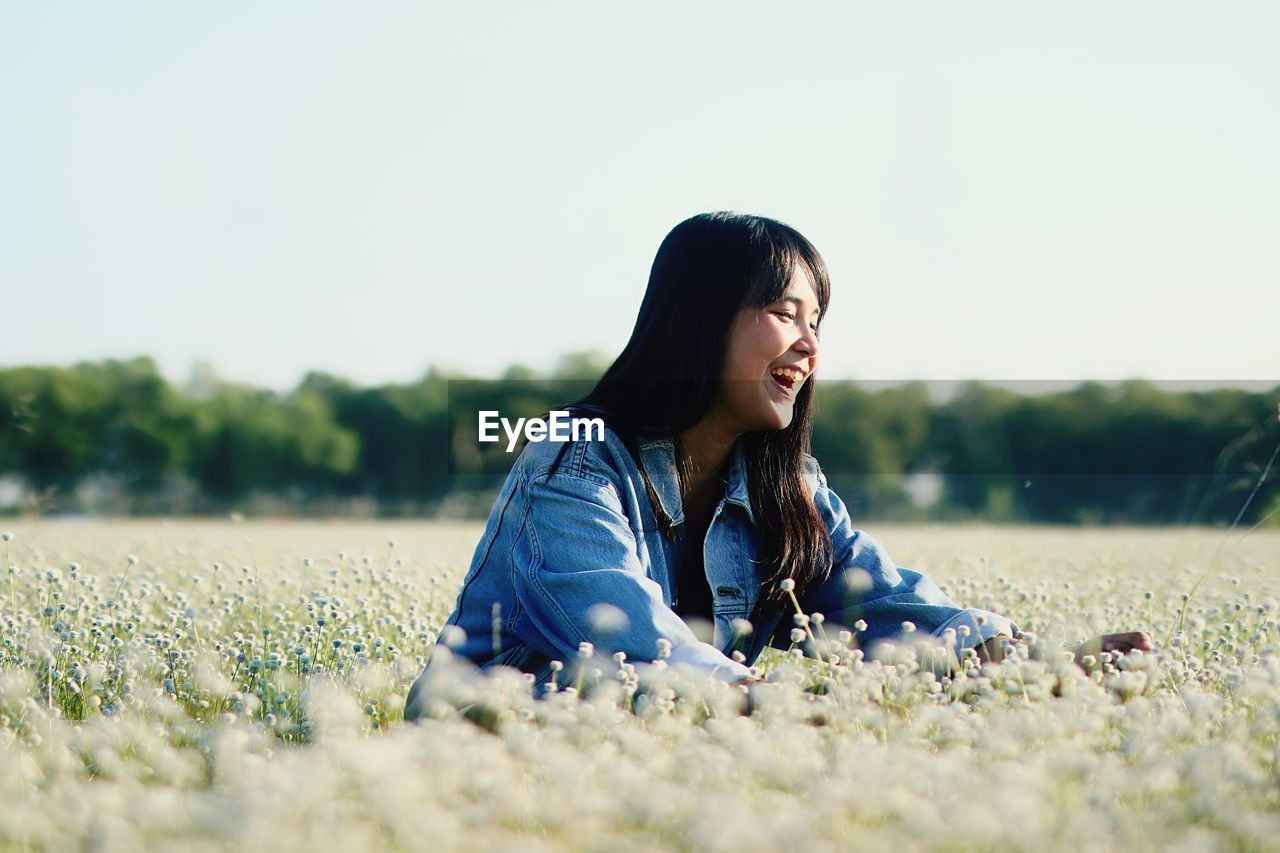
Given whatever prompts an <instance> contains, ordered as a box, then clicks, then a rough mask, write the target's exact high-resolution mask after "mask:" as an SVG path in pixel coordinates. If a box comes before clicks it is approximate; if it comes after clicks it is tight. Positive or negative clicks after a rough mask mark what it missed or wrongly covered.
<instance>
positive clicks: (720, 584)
mask: <svg viewBox="0 0 1280 853" xmlns="http://www.w3.org/2000/svg"><path fill="white" fill-rule="evenodd" d="M637 447H638V451H639V453H638V455H639V457H640V460H641V462H642V464H643V465H644V467H645V471H646V473H647V474H648V476H649V479H650V481H651V483H652V484H653V487H654V490H655V492H656V493H657V496H658V499H659V501H660V502H661V504H662V508H663V510H665V512H666V514H667V516H668V518H670V519H671V521H672V523H673V524H674V525H675V526H676V527H677V529H678V530H679V532H680V535H679V536H678V538H677V540H676V541H672V540H670V539H668V538H667V537H666V536H664V535H663V533H662V531H661V530H660V528H659V526H658V522H657V518H656V517H655V514H654V511H653V508H652V507H651V506H650V502H649V497H648V493H647V492H646V490H645V486H644V481H643V479H642V478H641V475H640V472H639V469H638V468H637V465H636V461H635V458H634V457H633V456H632V454H631V453H630V451H629V450H628V449H627V447H626V445H625V444H624V443H623V441H622V439H621V438H620V437H619V436H618V435H617V434H616V433H614V432H613V431H612V430H611V429H609V428H607V427H606V429H605V432H604V440H603V441H601V440H599V439H598V438H597V439H596V440H590V441H589V440H583V439H579V440H577V441H573V442H571V443H569V446H568V447H567V448H565V447H564V446H563V443H562V442H556V441H550V440H545V441H541V442H531V443H529V444H527V445H526V446H525V448H524V450H523V451H522V453H521V455H520V457H519V458H518V459H517V460H516V462H515V465H514V467H513V468H512V470H511V472H510V474H509V475H508V476H507V479H506V482H505V484H504V485H503V487H502V490H501V492H500V493H499V495H498V499H497V501H496V503H495V504H494V507H493V510H492V512H491V513H490V514H489V519H488V523H487V525H486V526H485V530H484V535H483V536H481V538H480V542H479V544H478V545H477V547H476V550H475V555H474V557H473V558H472V561H471V567H470V569H469V570H468V572H467V574H466V577H465V579H464V580H463V585H462V589H461V591H460V592H459V594H458V599H457V604H456V606H455V607H454V610H453V613H452V614H451V615H450V616H449V618H448V620H447V622H446V624H445V628H444V629H443V630H442V631H441V637H440V641H444V640H446V638H448V639H449V642H450V644H451V645H452V647H453V655H454V656H455V657H457V656H462V657H464V658H467V659H469V660H470V661H471V662H472V663H474V664H476V665H477V666H479V667H481V668H486V667H492V666H497V665H506V666H511V667H515V668H517V669H521V670H524V671H525V672H531V673H533V674H534V675H535V677H536V684H538V685H545V683H546V682H547V681H548V680H549V678H550V676H551V672H552V669H551V662H552V661H554V660H558V661H561V662H564V663H569V662H571V661H572V660H574V658H575V656H576V655H577V654H578V651H579V646H580V644H581V643H584V642H585V643H590V644H592V646H593V647H594V649H595V651H596V652H597V653H600V654H601V655H611V654H613V653H614V652H618V651H621V652H625V653H626V659H627V660H628V661H632V662H641V661H652V660H655V659H657V658H658V657H659V656H660V655H659V647H660V645H662V644H661V643H660V641H662V640H665V641H667V643H669V644H670V655H669V657H668V661H669V663H671V664H689V665H692V666H695V667H699V668H701V669H703V670H706V671H708V672H711V673H713V674H714V675H716V676H718V677H721V678H725V679H729V680H736V679H739V678H743V677H746V676H747V675H749V671H748V669H747V667H748V666H749V665H750V664H751V663H753V662H754V661H755V660H756V658H757V656H759V654H760V652H761V651H762V650H763V649H764V648H765V647H766V646H767V645H774V646H776V647H780V648H787V647H788V646H789V645H790V633H791V628H792V627H793V621H792V619H791V616H790V613H791V610H785V611H784V608H781V607H771V608H767V607H762V609H761V610H760V611H759V612H757V609H756V607H757V604H758V603H759V599H760V597H761V595H760V594H761V591H762V586H763V584H764V580H765V578H764V577H763V575H762V573H761V572H760V570H759V568H758V566H757V562H756V561H757V553H758V536H757V530H756V526H755V523H756V520H755V516H754V515H753V512H752V507H751V502H750V500H749V498H748V489H747V469H746V464H745V459H744V456H743V450H742V442H741V441H739V442H736V443H735V445H734V448H733V451H732V456H731V460H730V464H729V466H728V479H727V484H726V486H725V491H724V496H723V498H722V499H721V500H720V502H719V505H718V506H717V507H716V508H715V511H714V514H713V517H712V520H711V522H710V525H709V527H708V528H707V532H706V537H705V543H704V551H703V555H704V559H703V562H704V567H705V570H706V576H707V582H708V584H709V586H710V589H711V594H712V614H713V617H714V623H715V634H714V640H713V642H711V643H706V642H701V641H699V640H698V638H697V637H696V636H695V635H694V632H693V631H692V629H691V628H690V627H689V625H687V624H686V623H685V621H684V620H683V619H682V618H681V617H680V616H679V615H677V614H676V613H675V612H674V611H673V610H672V603H673V602H674V600H675V597H676V596H677V595H678V594H679V590H678V589H676V588H675V584H676V583H677V580H678V578H679V568H680V560H681V555H682V553H683V550H682V549H683V539H684V526H683V522H684V512H683V507H682V506H681V501H680V490H679V481H678V479H677V474H676V467H675V454H674V443H673V442H672V440H671V439H643V438H642V439H640V440H639V442H638V445H637ZM561 450H564V451H565V452H564V454H563V456H562V458H560V461H559V464H558V466H557V467H556V468H555V470H554V471H553V472H551V468H552V463H553V461H554V460H556V458H557V455H558V454H559V453H560V451H561ZM805 463H806V468H807V474H808V482H809V487H810V489H811V490H812V493H813V495H814V503H815V505H816V507H817V510H818V512H819V514H820V515H821V516H822V518H823V520H824V521H825V522H826V527H827V531H828V533H829V534H830V536H831V543H832V568H831V571H830V573H829V574H828V575H827V576H826V577H825V578H824V579H821V580H815V581H814V582H812V583H811V584H810V585H809V587H808V589H807V590H806V592H805V593H804V594H803V595H802V596H801V597H800V606H801V608H802V609H803V610H804V612H805V613H815V612H817V613H822V614H823V616H824V618H825V629H826V630H827V632H828V635H832V634H831V632H832V631H834V630H839V629H841V628H842V627H843V628H845V629H848V630H853V629H854V627H855V625H856V624H857V623H858V621H859V620H862V621H864V622H865V623H866V627H865V629H864V630H862V631H861V632H858V633H856V634H855V636H856V637H857V639H858V642H859V643H860V644H861V645H862V646H864V647H865V646H866V645H867V644H869V643H872V642H874V641H876V640H881V639H888V638H892V637H893V636H895V635H898V634H899V633H901V632H902V631H903V630H904V626H903V623H904V622H911V623H912V624H913V625H914V626H915V630H917V631H921V632H927V633H931V634H933V635H937V636H941V634H942V633H943V632H944V631H945V630H946V629H947V628H956V629H959V627H960V626H961V625H968V626H969V632H968V634H967V636H958V637H957V645H958V646H960V647H966V646H970V645H974V644H976V643H978V642H980V641H983V640H986V639H989V638H991V637H993V636H995V635H997V634H1007V635H1010V636H1015V637H1016V636H1018V635H1019V633H1020V632H1019V630H1018V628H1017V626H1016V625H1014V624H1013V623H1012V622H1011V621H1010V620H1008V619H1006V618H1005V617H1003V616H1000V615H997V614H995V613H991V612H988V611H985V610H977V609H972V608H969V609H965V608H961V607H960V606H958V605H957V604H956V603H955V602H953V601H952V600H951V599H950V598H948V597H947V595H946V594H945V593H943V592H942V590H941V589H939V588H938V586H937V585H936V584H934V582H933V581H932V580H930V579H929V578H928V577H927V576H925V575H923V574H921V573H920V572H915V571H912V570H910V569H906V568H902V567H900V566H897V565H895V564H894V562H893V560H891V559H890V557H889V555H888V553H887V552H886V551H885V549H884V548H883V547H881V546H880V544H879V543H877V542H876V541H875V540H873V539H872V538H871V537H870V536H868V535H867V534H866V533H864V532H863V531H861V530H857V529H855V528H854V527H853V524H852V523H851V521H850V518H849V513H848V510H847V509H846V508H845V505H844V503H843V502H842V501H841V500H840V498H839V497H838V496H837V495H836V493H835V492H834V491H832V490H831V488H829V487H828V485H827V481H826V478H825V477H824V476H823V473H822V470H821V468H819V466H818V463H817V460H815V459H814V458H813V457H812V456H808V455H807V456H806V459H805ZM549 472H550V473H549ZM980 616H981V617H985V619H979V618H978V617H980ZM746 619H749V620H750V622H751V628H752V630H751V631H750V633H746V634H744V633H743V630H742V629H743V628H744V627H745V626H744V623H743V622H742V621H741V620H746ZM457 629H461V631H458V630H457ZM735 629H736V630H735ZM962 633H963V632H960V631H958V630H957V634H962ZM450 634H452V637H451V638H449V636H448V635H450ZM734 651H740V652H741V653H742V655H743V656H744V659H745V664H744V663H740V662H737V661H735V660H733V659H732V658H731V655H732V653H733V652H734ZM430 669H431V663H430V662H428V664H427V667H426V669H424V670H423V676H422V677H420V678H419V679H418V683H415V685H414V689H413V690H412V691H411V692H410V695H409V697H408V706H409V710H407V712H406V714H407V715H408V716H412V715H413V714H414V710H413V708H412V706H413V704H414V697H415V694H416V693H418V692H419V689H420V688H421V686H422V685H423V683H425V682H424V679H425V678H426V676H427V673H428V671H429V670H430Z"/></svg>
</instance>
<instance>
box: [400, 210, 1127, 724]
mask: <svg viewBox="0 0 1280 853" xmlns="http://www.w3.org/2000/svg"><path fill="white" fill-rule="evenodd" d="M829 299H830V285H829V282H828V277H827V270H826V266H825V264H824V262H823V260H822V258H821V257H820V256H819V254H818V252H817V251H816V250H815V249H814V247H813V246H812V245H811V244H810V243H809V241H808V240H806V239H805V238H804V237H803V236H801V235H800V234H799V233H798V232H797V231H795V230H794V229H793V228H791V227H789V226H787V225H784V224H782V223H780V222H777V221H774V220H771V219H766V218H764V217H760V216H745V215H738V214H732V213H726V212H720V213H709V214H701V215H698V216H694V217H692V218H690V219H687V220H685V221H684V222H682V223H680V224H679V225H677V226H676V227H675V228H674V229H673V230H672V231H671V233H670V234H668V235H667V237H666V239H665V240H663V242H662V245H661V246H660V247H659V249H658V254H657V257H656V258H655V259H654V263H653V268H652V270H651V272H650V276H649V283H648V288H647V291H646V293H645V297H644V301H643V303H642V305H641V306H640V314H639V317H638V318H637V320H636V325H635V328H634V330H633V332H632V334H631V340H630V341H629V342H628V343H627V346H626V348H625V349H624V350H623V352H622V354H621V355H620V356H619V357H618V358H617V360H616V361H615V362H614V363H613V365H612V366H611V367H610V368H609V370H608V371H607V372H606V373H605V375H604V377H603V378H602V379H601V380H600V381H599V383H598V384H597V385H596V386H595V389H594V390H593V391H592V392H591V393H590V394H588V395H587V396H586V397H585V398H584V399H582V400H581V401H579V402H578V403H577V404H575V405H574V406H572V407H571V411H572V412H573V413H574V414H575V415H579V416H584V417H587V416H594V417H599V418H601V419H602V420H603V421H604V422H605V423H606V425H607V429H606V430H605V431H604V435H603V440H586V439H579V440H577V441H573V442H568V443H566V442H553V441H542V442H531V443H529V444H528V445H526V446H525V448H524V450H523V452H522V453H521V456H520V458H519V459H518V460H517V462H516V464H515V466H514V468H513V469H512V471H511V473H510V475H509V476H508V477H507V480H506V483H505V485H504V487H503V489H502V491H501V493H500V494H499V496H498V500H497V502H496V504H495V505H494V508H493V511H492V512H491V513H490V515H489V520H488V524H487V526H486V528H485V531H484V535H483V536H482V537H481V540H480V543H479V545H478V546H477V548H476V552H475V556H474V558H473V560H472V564H471V568H470V570H469V571H468V573H467V576H466V578H465V580H464V582H463V586H462V590H461V592H460V593H459V595H458V600H457V605H456V607H455V608H454V611H453V613H452V614H451V615H450V617H449V619H448V621H447V623H446V627H445V630H444V631H442V632H441V639H442V641H443V642H447V643H448V645H449V646H450V647H451V649H452V651H451V652H442V651H441V649H440V646H437V647H436V649H435V650H433V655H432V657H433V658H435V657H437V656H440V657H453V656H459V655H460V656H462V657H464V658H466V659H468V660H470V661H471V662H472V663H474V664H476V665H478V666H480V667H492V666H497V665H506V666H512V667H516V668H518V669H521V670H524V671H525V672H530V673H533V674H534V676H535V681H536V684H538V685H545V684H546V683H547V682H548V681H549V680H550V679H551V677H552V676H553V674H554V673H555V672H556V671H558V670H559V669H560V667H561V666H562V665H563V664H564V663H566V662H570V661H572V660H574V659H575V658H577V657H578V655H579V654H580V652H582V651H586V652H587V653H588V654H595V655H599V656H601V657H605V659H606V660H607V657H606V656H609V655H613V654H616V653H617V652H622V653H624V654H625V656H626V660H629V661H632V662H640V661H652V660H655V659H657V658H658V657H660V656H666V657H667V660H668V662H669V663H671V664H687V665H690V666H694V667H698V668H701V669H703V670H705V671H707V672H710V673H713V674H714V675H716V676H718V677H720V678H724V679H727V680H730V681H734V682H744V681H748V680H751V679H752V678H753V675H752V673H751V671H750V670H749V669H748V667H749V666H750V664H751V663H752V662H753V661H754V660H755V659H756V657H757V656H758V655H759V654H760V652H761V651H762V650H763V649H764V647H765V646H767V645H770V644H772V645H775V646H780V647H783V648H785V647H787V646H789V645H791V629H792V627H793V621H792V614H793V613H794V608H795V605H796V604H798V605H799V607H800V608H801V609H802V610H803V611H804V612H805V613H822V614H823V616H824V618H825V624H826V626H827V631H828V633H829V634H830V631H831V629H832V627H833V626H841V627H844V628H846V629H848V630H856V629H861V630H858V631H857V633H856V637H857V639H858V642H859V643H860V644H862V645H864V646H865V645H867V644H868V643H872V642H874V641H877V640H882V639H887V638H891V637H893V636H895V635H897V634H899V633H900V632H902V631H903V630H904V629H905V630H915V631H922V632H928V633H930V634H933V635H936V636H941V635H942V634H943V632H944V631H946V630H947V629H948V628H953V629H956V636H957V638H958V642H959V645H961V646H962V647H970V646H973V647H975V650H976V652H977V653H978V655H979V657H981V658H983V659H984V660H989V659H997V658H999V657H1000V656H1001V653H1002V652H1001V649H1002V645H1001V640H1002V639H1006V638H1007V639H1008V640H1009V641H1017V639H1018V637H1019V635H1020V632H1019V630H1018V627H1017V626H1016V625H1014V624H1013V623H1012V622H1011V621H1010V620H1009V619H1007V618H1005V617H1003V616H1001V615H999V614H996V613H991V612H988V611H983V610H977V609H973V608H962V607H960V606H959V605H957V604H956V603H955V602H953V601H952V600H951V599H950V598H948V597H947V596H946V595H945V594H944V593H943V592H942V590H940V589H939V588H938V587H937V585H935V584H934V583H933V582H932V581H931V580H930V579H929V578H928V577H926V576H924V575H922V574H920V573H918V572H914V571H911V570H910V569H905V568H901V567H899V566H897V565H895V564H894V562H893V561H892V560H891V559H890V558H889V555H888V554H887V553H886V552H885V550H884V549H883V548H882V547H881V546H880V545H879V544H878V543H876V542H875V541H874V540H872V539H871V537H870V536H868V535H867V534H866V533H864V532H862V531H859V530H855V529H854V528H853V526H852V524H851V522H850V518H849V513H848V511H847V509H846V508H845V505H844V503H843V502H842V501H841V500H840V498H839V497H838V496H837V495H836V494H835V492H833V491H832V490H831V489H830V488H829V487H828V485H827V482H826V479H825V477H824V476H823V473H822V470H821V468H819V466H818V463H817V461H816V460H815V459H814V458H813V457H812V456H811V455H809V453H808V448H809V435H810V429H811V421H812V411H813V395H814V385H813V381H812V379H813V376H814V372H815V371H816V369H817V367H818V362H819V354H820V344H819V338H818V330H819V326H820V323H821V321H822V318H823V317H824V316H825V315H826V312H827V305H828V302H829ZM793 596H794V598H793ZM908 622H909V623H911V626H904V623H908ZM912 626H913V627H912ZM966 628H967V630H966ZM698 629H701V631H700V632H699V630H698ZM584 644H587V645H585V646H584ZM1086 646H1087V647H1088V648H1087V649H1086V648H1085V647H1081V649H1079V650H1077V654H1083V653H1084V652H1085V651H1098V650H1111V651H1127V650H1129V649H1134V648H1137V649H1150V648H1151V640H1150V637H1149V636H1148V635H1147V634H1146V633H1144V632H1133V633H1126V634H1108V635H1103V636H1102V637H1099V638H1097V639H1095V640H1094V641H1091V642H1090V643H1088V644H1086ZM432 672H433V667H432V662H428V665H427V667H426V669H424V671H423V674H422V676H421V677H420V678H419V679H418V681H417V682H416V683H415V684H414V686H413V689H412V690H411V691H410V694H409V697H408V699H407V702H406V712H405V714H406V718H407V719H411V720H412V719H415V718H416V717H418V716H421V715H422V713H423V712H424V708H425V702H424V699H425V696H426V694H427V693H429V692H430V690H429V687H430V683H431V677H432Z"/></svg>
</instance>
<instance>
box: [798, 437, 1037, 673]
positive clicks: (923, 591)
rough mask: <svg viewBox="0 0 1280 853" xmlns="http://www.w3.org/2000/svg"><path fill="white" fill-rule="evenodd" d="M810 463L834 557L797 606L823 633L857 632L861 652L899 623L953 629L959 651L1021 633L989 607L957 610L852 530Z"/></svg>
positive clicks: (900, 629)
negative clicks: (819, 622)
mask: <svg viewBox="0 0 1280 853" xmlns="http://www.w3.org/2000/svg"><path fill="white" fill-rule="evenodd" d="M809 464H810V467H811V470H812V472H813V473H814V474H815V475H816V478H817V488H816V490H815V493H814V504H815V505H816V506H817V509H818V513H819V514H820V515H821V516H822V518H823V520H824V521H825V522H826V526H827V532H828V533H829V534H830V536H831V546H832V560H831V573H830V574H829V575H828V576H827V577H826V578H825V579H822V580H820V581H816V582H815V583H814V584H813V585H811V586H810V588H809V589H808V590H806V592H805V594H804V596H803V597H802V598H801V599H800V606H801V608H802V609H803V610H804V612H805V613H821V614H822V615H823V617H824V619H825V620H826V630H827V631H828V633H830V631H831V627H830V626H832V625H837V626H842V627H844V628H846V629H848V630H851V631H854V636H855V637H856V638H857V640H858V643H859V644H860V645H862V646H864V647H865V646H867V645H869V644H871V643H873V642H875V641H876V640H883V639H891V638H893V637H895V636H897V635H900V634H902V633H904V630H906V629H904V626H903V623H904V622H910V623H911V625H913V626H914V629H915V630H916V631H919V632H924V633H927V634H932V635H934V636H936V637H941V636H942V634H943V632H945V631H946V630H947V629H948V628H954V629H955V630H956V644H957V647H959V648H967V647H970V646H974V645H977V644H978V643H981V642H984V641H986V640H989V639H991V638H992V637H995V636H997V635H1000V634H1004V635H1007V636H1010V637H1015V638H1016V637H1019V636H1021V633H1022V632H1021V631H1020V630H1019V628H1018V626H1017V625H1016V624H1014V623H1013V622H1012V621H1011V620H1009V619H1008V618H1006V617H1004V616H1001V615H1000V614H998V613H993V612H991V611H989V610H981V609H978V608H973V607H961V606H960V605H958V604H956V603H955V602H954V601H952V600H951V599H950V598H949V597H948V596H947V594H946V593H944V592H943V591H942V590H941V589H940V588H939V587H938V585H937V584H935V583H934V582H933V581H932V580H931V579H930V578H929V577H928V576H927V575H925V574H922V573H921V572H916V571H912V570H911V569H907V568H903V567H901V566H898V565H896V564H895V563H894V561H893V560H892V559H891V558H890V557H889V553H888V552H887V551H886V550H885V549H884V547H883V546H881V545H880V543H878V542H876V541H875V540H874V539H872V538H871V537H870V536H869V535H868V534H867V533H865V532H863V531H861V530H855V529H854V527H853V524H852V522H851V521H850V519H849V512H848V510H847V509H846V508H845V505H844V502H843V501H842V500H841V499H840V497H839V496H838V495H837V494H836V493H835V492H834V491H833V490H832V489H831V488H830V487H829V486H828V485H827V481H826V477H825V476H824V475H823V474H822V470H821V469H820V468H818V466H817V462H816V461H814V460H813V459H812V457H809ZM859 620H862V621H864V622H865V623H866V628H865V630H862V631H857V630H856V627H855V626H856V625H857V623H858V621H859ZM961 625H967V626H969V632H968V636H962V635H961V634H962V632H961V631H960V626H961ZM791 627H792V621H791V619H790V618H785V619H784V620H783V622H782V624H781V625H780V626H779V630H778V631H777V633H776V635H775V637H774V640H773V641H774V644H775V645H785V644H786V643H788V642H789V641H790V629H791Z"/></svg>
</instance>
